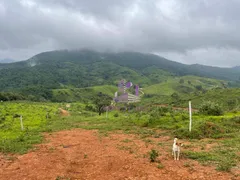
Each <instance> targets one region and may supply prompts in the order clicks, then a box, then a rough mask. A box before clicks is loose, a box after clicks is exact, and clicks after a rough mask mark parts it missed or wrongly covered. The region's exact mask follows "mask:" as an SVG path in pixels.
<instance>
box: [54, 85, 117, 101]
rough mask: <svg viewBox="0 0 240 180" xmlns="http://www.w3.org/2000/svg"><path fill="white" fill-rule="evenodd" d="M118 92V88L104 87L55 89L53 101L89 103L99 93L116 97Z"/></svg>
mask: <svg viewBox="0 0 240 180" xmlns="http://www.w3.org/2000/svg"><path fill="white" fill-rule="evenodd" d="M116 91H117V87H116V86H110V85H104V86H93V87H87V88H68V89H54V90H53V96H52V101H55V102H75V101H85V102H89V101H91V100H92V98H94V96H95V95H97V94H98V93H99V92H101V93H103V94H107V95H108V96H110V97H113V96H114V93H115V92H116Z"/></svg>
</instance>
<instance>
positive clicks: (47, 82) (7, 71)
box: [0, 50, 240, 100]
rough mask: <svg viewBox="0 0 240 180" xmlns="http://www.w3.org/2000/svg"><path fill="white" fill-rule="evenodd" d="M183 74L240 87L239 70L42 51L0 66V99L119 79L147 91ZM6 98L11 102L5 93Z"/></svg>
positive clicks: (125, 55) (131, 55) (138, 56)
mask: <svg viewBox="0 0 240 180" xmlns="http://www.w3.org/2000/svg"><path fill="white" fill-rule="evenodd" d="M186 75H194V76H200V77H205V78H215V79H218V80H225V86H227V87H237V86H239V84H240V83H239V77H240V68H239V67H235V68H218V67H210V66H203V65H197V64H195V65H185V64H181V63H177V62H174V61H170V60H167V59H165V58H162V57H159V56H156V55H153V54H142V53H137V52H122V53H100V52H95V51H90V50H79V51H68V50H63V51H51V52H44V53H41V54H38V55H36V56H34V57H32V58H30V59H28V60H26V61H20V62H14V63H0V77H1V78H0V92H2V96H3V94H4V93H5V94H6V93H9V92H11V93H15V96H16V97H19V98H20V99H24V98H26V99H38V100H39V99H50V100H51V99H52V98H53V90H54V89H69V88H87V87H93V86H101V85H113V86H115V85H116V84H117V81H118V80H120V79H122V78H125V79H127V80H131V81H133V82H135V83H137V84H139V85H140V86H141V87H144V88H145V87H146V88H147V87H149V86H151V85H154V84H159V83H164V82H166V81H167V80H169V79H172V78H176V77H177V78H179V77H182V76H186ZM36 97H37V98H36ZM8 99H12V98H9V94H8ZM13 99H14V98H13Z"/></svg>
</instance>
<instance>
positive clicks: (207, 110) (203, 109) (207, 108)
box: [199, 101, 223, 116]
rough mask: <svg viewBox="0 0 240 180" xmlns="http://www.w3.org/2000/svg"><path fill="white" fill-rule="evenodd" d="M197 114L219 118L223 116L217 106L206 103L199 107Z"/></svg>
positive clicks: (212, 103) (221, 110) (220, 108)
mask: <svg viewBox="0 0 240 180" xmlns="http://www.w3.org/2000/svg"><path fill="white" fill-rule="evenodd" d="M199 113H201V114H204V115H213V116H220V115H223V109H222V107H221V106H220V105H219V104H217V103H214V102H210V101H207V102H204V103H203V104H202V105H201V106H200V108H199Z"/></svg>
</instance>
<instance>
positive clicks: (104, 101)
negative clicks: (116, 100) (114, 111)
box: [94, 92, 112, 116]
mask: <svg viewBox="0 0 240 180" xmlns="http://www.w3.org/2000/svg"><path fill="white" fill-rule="evenodd" d="M111 100H112V98H111V97H110V96H108V95H106V94H103V93H102V92H99V93H98V94H97V96H96V97H94V104H95V105H96V107H97V111H98V114H99V116H100V115H101V114H102V113H103V112H104V107H105V106H109V105H110V104H111Z"/></svg>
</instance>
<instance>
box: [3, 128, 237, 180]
mask: <svg viewBox="0 0 240 180" xmlns="http://www.w3.org/2000/svg"><path fill="white" fill-rule="evenodd" d="M46 140H47V141H46V143H44V144H41V145H38V146H37V150H35V151H32V152H29V153H28V154H25V155H21V156H17V157H16V159H14V158H13V160H6V158H4V157H3V156H0V166H1V168H0V179H1V180H25V179H26V180H28V179H34V180H35V179H36V180H47V179H53V180H55V179H56V178H57V177H59V179H60V177H61V178H65V179H67V178H69V179H80V180H81V179H84V180H85V179H86V180H88V179H89V180H93V179H96V180H105V179H107V180H122V179H126V180H134V179H135V180H147V179H149V180H159V179H163V180H188V179H189V180H190V179H191V180H193V179H196V180H202V179H206V180H215V179H216V180H228V179H232V178H234V176H233V175H232V174H229V173H224V172H217V171H215V170H214V167H205V166H201V165H200V164H199V163H197V162H196V161H192V160H189V159H180V161H174V160H173V158H172V156H171V143H170V139H169V137H159V138H154V139H145V140H143V139H140V138H139V136H136V135H128V134H113V133H112V134H109V135H108V136H104V135H103V134H99V133H98V132H97V131H87V130H82V129H75V130H71V131H62V132H57V133H53V134H52V135H51V134H47V135H46ZM158 142H159V143H160V145H159V144H158ZM161 143H165V144H167V146H161ZM166 147H167V148H166ZM152 148H154V149H156V150H158V152H159V157H158V160H159V162H158V163H157V162H154V163H150V161H149V158H148V152H149V151H150V150H151V149H152ZM159 163H160V164H161V165H162V166H161V168H158V167H157V166H158V164H159Z"/></svg>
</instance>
